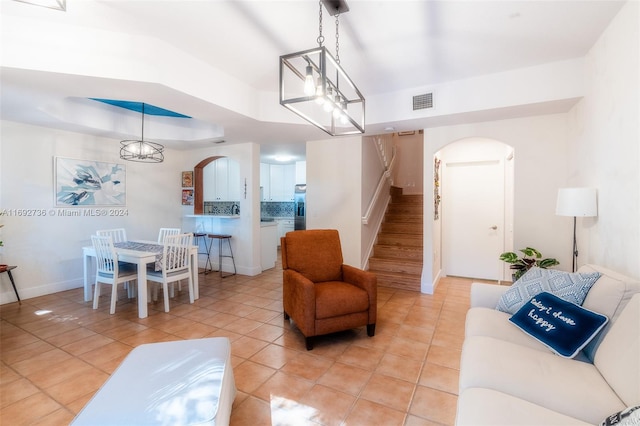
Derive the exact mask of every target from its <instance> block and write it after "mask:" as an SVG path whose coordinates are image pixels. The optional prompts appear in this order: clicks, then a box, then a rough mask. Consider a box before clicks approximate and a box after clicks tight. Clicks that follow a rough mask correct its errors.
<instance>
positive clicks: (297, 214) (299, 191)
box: [293, 184, 307, 231]
mask: <svg viewBox="0 0 640 426" xmlns="http://www.w3.org/2000/svg"><path fill="white" fill-rule="evenodd" d="M293 201H294V213H293V215H294V219H295V220H294V222H293V229H294V230H296V231H298V230H301V229H307V220H306V212H305V210H306V207H307V206H306V202H307V185H306V184H305V185H302V184H298V185H296V189H295V195H294V197H293Z"/></svg>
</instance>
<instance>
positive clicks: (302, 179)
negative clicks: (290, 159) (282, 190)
mask: <svg viewBox="0 0 640 426" xmlns="http://www.w3.org/2000/svg"><path fill="white" fill-rule="evenodd" d="M305 183H307V162H306V161H296V185H297V184H305Z"/></svg>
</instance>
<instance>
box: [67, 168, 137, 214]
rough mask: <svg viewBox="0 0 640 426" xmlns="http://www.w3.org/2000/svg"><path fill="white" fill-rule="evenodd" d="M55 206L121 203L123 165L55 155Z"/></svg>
mask: <svg viewBox="0 0 640 426" xmlns="http://www.w3.org/2000/svg"><path fill="white" fill-rule="evenodd" d="M55 163H56V179H55V180H56V201H55V202H56V206H124V205H125V204H126V189H125V188H126V185H125V182H126V180H125V166H124V165H123V164H116V163H103V162H100V161H88V160H75V159H71V158H62V157H55Z"/></svg>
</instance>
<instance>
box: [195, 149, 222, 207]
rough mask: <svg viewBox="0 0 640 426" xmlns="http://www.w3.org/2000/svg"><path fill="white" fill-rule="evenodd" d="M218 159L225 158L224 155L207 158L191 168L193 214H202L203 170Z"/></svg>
mask: <svg viewBox="0 0 640 426" xmlns="http://www.w3.org/2000/svg"><path fill="white" fill-rule="evenodd" d="M218 158H225V156H224V155H217V156H214V157H208V158H205V159H204V160H202V161H201V162H199V163H198V164H196V165H195V167H194V168H193V214H203V213H204V181H203V178H202V176H203V174H204V172H203V169H204V168H205V167H206V166H207V165H208V164H209V163H211V162H213V161H216V160H217V159H218Z"/></svg>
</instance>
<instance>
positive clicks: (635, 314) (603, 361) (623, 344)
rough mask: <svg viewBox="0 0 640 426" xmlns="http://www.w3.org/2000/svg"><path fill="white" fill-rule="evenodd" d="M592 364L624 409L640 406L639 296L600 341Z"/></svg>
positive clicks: (632, 300)
mask: <svg viewBox="0 0 640 426" xmlns="http://www.w3.org/2000/svg"><path fill="white" fill-rule="evenodd" d="M593 363H594V365H595V366H596V367H597V368H598V370H599V371H600V374H602V377H604V378H605V380H606V381H607V382H609V385H610V386H611V387H612V388H613V390H614V391H615V392H616V393H617V394H618V396H619V397H620V399H622V400H623V401H624V403H625V405H626V406H633V405H640V294H636V295H635V296H633V298H632V299H631V301H629V303H628V304H627V306H626V307H625V309H624V310H623V311H622V313H621V314H620V316H619V317H618V319H617V321H616V322H615V323H614V324H613V325H612V326H611V328H610V329H609V331H608V333H607V335H606V336H605V337H604V339H602V343H601V344H600V347H599V348H598V350H597V352H596V356H595V359H594V361H593ZM611 413H613V411H612V412H611ZM611 413H609V414H611Z"/></svg>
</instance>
